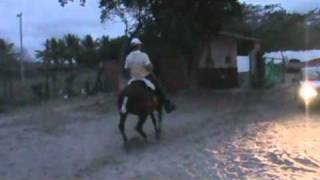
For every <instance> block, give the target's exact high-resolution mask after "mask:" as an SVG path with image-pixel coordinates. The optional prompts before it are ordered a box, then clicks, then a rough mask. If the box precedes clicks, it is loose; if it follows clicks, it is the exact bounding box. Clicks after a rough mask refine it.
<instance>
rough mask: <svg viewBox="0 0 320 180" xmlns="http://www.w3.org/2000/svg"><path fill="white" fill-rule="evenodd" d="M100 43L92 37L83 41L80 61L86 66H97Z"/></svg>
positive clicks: (86, 37)
mask: <svg viewBox="0 0 320 180" xmlns="http://www.w3.org/2000/svg"><path fill="white" fill-rule="evenodd" d="M97 47H98V43H97V41H95V40H94V39H93V38H92V36H90V35H86V36H85V38H84V39H82V40H81V53H80V57H79V61H80V63H81V64H82V65H84V66H89V67H92V66H95V65H97V64H98V62H99V58H98V55H97Z"/></svg>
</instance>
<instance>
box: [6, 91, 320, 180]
mask: <svg viewBox="0 0 320 180" xmlns="http://www.w3.org/2000/svg"><path fill="white" fill-rule="evenodd" d="M174 100H175V102H176V103H177V104H178V106H179V109H178V110H177V111H176V112H175V113H173V114H171V115H168V116H166V117H165V119H164V122H163V128H164V134H163V138H162V139H161V140H160V141H156V140H155V138H154V132H153V128H152V124H151V122H150V121H148V122H147V123H146V126H145V129H146V132H147V134H148V136H149V140H148V141H149V142H148V143H144V142H143V141H142V140H141V139H140V138H139V136H138V135H137V133H136V132H135V131H134V124H135V122H136V120H135V118H134V117H131V118H130V119H129V120H128V122H129V123H128V124H127V132H128V135H129V137H130V138H131V140H130V146H131V151H130V152H129V153H127V152H125V151H124V150H123V148H122V140H121V136H120V134H119V132H118V129H117V123H118V115H117V113H116V112H117V111H116V109H115V98H114V96H113V95H104V96H99V97H94V98H89V99H76V100H73V101H70V102H63V101H54V102H48V103H44V104H42V105H40V106H33V107H28V108H24V109H21V110H18V111H16V112H11V113H7V114H3V115H0V147H1V148H0V179H1V180H6V179H8V180H15V179H17V180H20V179H21V180H27V179H41V180H45V179H49V180H51V179H61V180H64V179H88V180H89V179H139V180H140V179H183V180H184V179H320V151H319V150H318V149H319V147H320V133H319V132H320V113H317V110H314V111H312V112H311V114H310V117H309V118H306V116H305V114H304V111H303V110H301V109H299V108H297V107H296V105H295V104H294V101H293V100H292V98H290V96H289V95H288V94H287V91H286V90H283V89H274V90H268V91H264V92H243V91H235V92H232V93H231V92H212V91H197V92H188V93H183V94H180V95H179V96H177V97H175V98H174Z"/></svg>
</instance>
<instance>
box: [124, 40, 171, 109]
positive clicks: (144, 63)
mask: <svg viewBox="0 0 320 180" xmlns="http://www.w3.org/2000/svg"><path fill="white" fill-rule="evenodd" d="M141 45H142V42H141V41H140V40H139V39H138V38H134V39H132V41H131V46H132V48H133V50H132V52H131V53H130V54H129V55H128V56H127V58H126V62H125V66H124V68H125V69H128V70H129V71H130V76H131V80H130V81H129V82H128V84H130V83H131V82H133V81H135V80H141V81H144V83H145V84H146V86H148V87H149V88H151V89H152V90H153V91H154V92H155V94H156V96H157V98H158V99H159V100H160V101H162V102H164V108H165V110H166V112H167V113H170V112H172V111H173V110H175V109H176V107H175V106H174V105H173V104H172V103H171V102H170V101H169V100H168V99H167V96H166V95H165V93H164V90H163V89H162V87H161V85H160V82H159V80H158V79H157V78H156V77H155V75H154V74H153V73H152V72H153V65H152V63H151V62H150V59H149V56H148V55H147V54H146V53H144V52H141Z"/></svg>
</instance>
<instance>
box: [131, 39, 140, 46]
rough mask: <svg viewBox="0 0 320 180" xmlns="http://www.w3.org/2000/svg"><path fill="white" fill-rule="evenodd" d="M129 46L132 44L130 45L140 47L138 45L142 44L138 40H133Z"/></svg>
mask: <svg viewBox="0 0 320 180" xmlns="http://www.w3.org/2000/svg"><path fill="white" fill-rule="evenodd" d="M131 44H132V45H140V44H142V42H141V41H140V39H138V38H133V39H132V40H131Z"/></svg>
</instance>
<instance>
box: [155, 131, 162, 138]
mask: <svg viewBox="0 0 320 180" xmlns="http://www.w3.org/2000/svg"><path fill="white" fill-rule="evenodd" d="M156 139H157V140H160V139H161V134H160V133H159V132H158V133H156Z"/></svg>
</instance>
